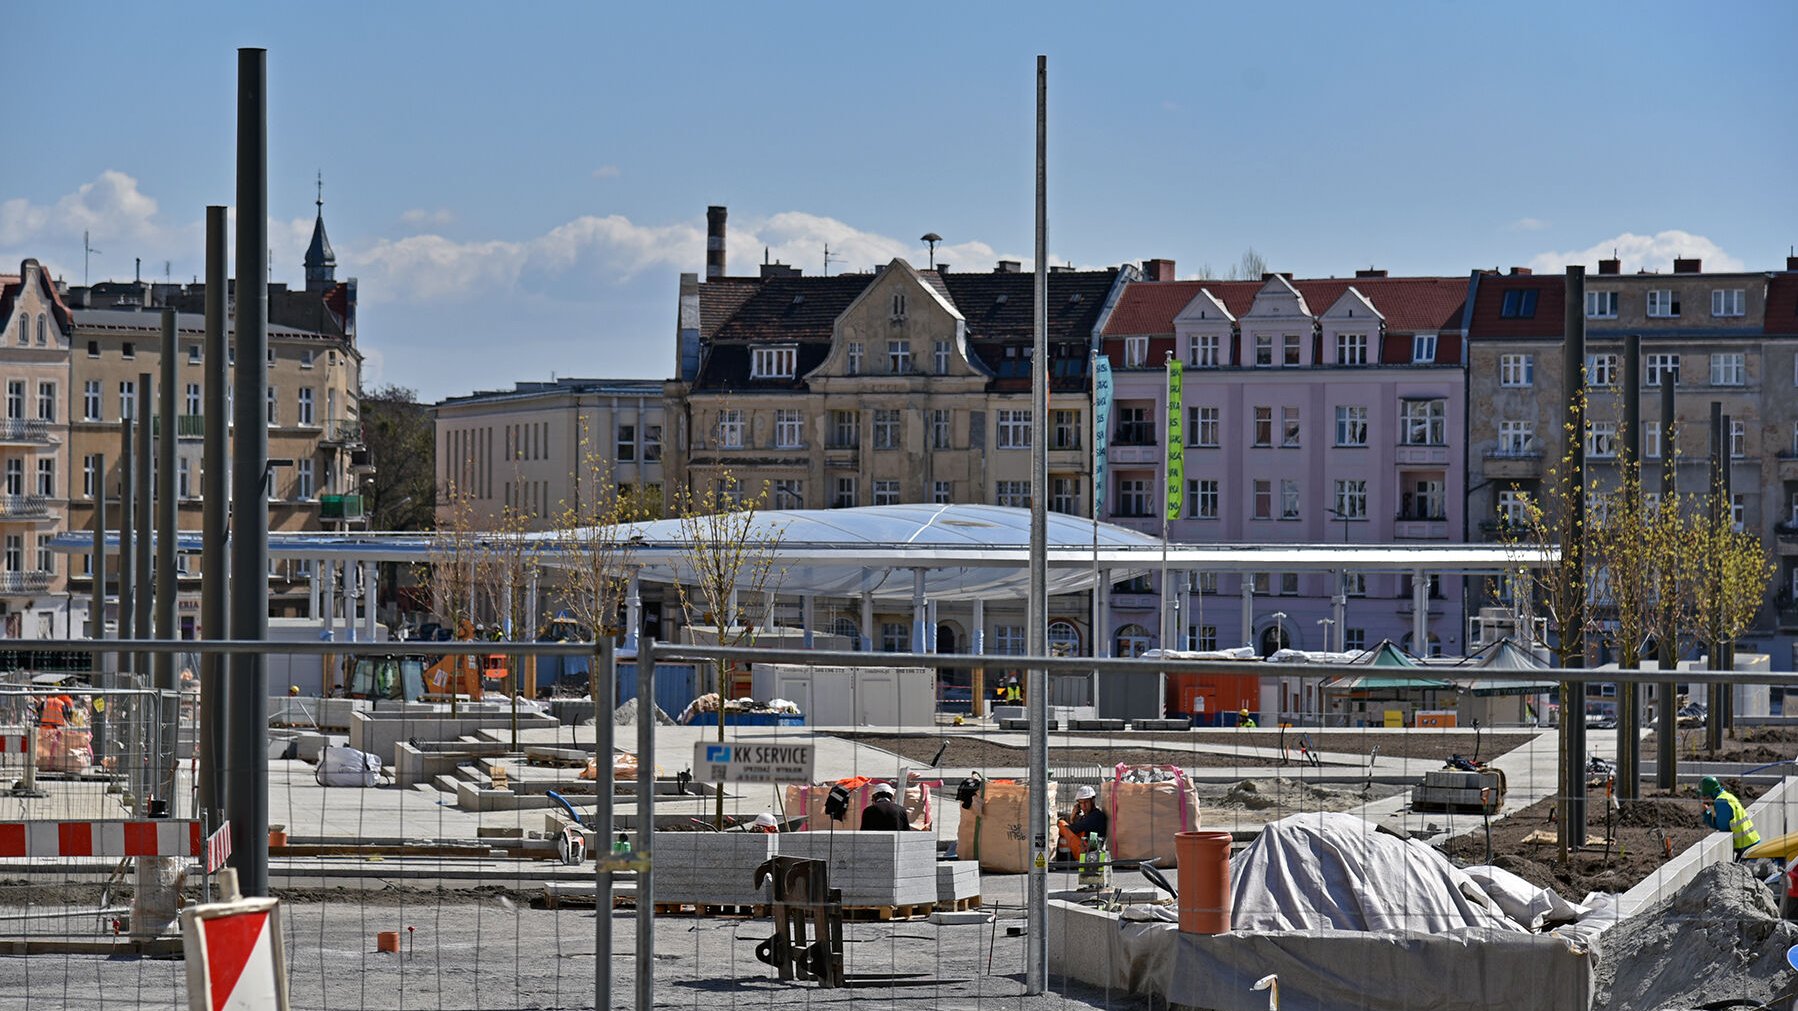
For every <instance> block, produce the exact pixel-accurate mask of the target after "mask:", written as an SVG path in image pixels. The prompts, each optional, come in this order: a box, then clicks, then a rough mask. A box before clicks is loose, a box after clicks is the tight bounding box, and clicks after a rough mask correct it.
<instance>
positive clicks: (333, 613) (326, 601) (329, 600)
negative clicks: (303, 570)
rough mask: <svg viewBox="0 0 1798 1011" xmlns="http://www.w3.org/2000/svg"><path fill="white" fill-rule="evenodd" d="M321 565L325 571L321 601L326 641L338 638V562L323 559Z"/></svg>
mask: <svg viewBox="0 0 1798 1011" xmlns="http://www.w3.org/2000/svg"><path fill="white" fill-rule="evenodd" d="M319 567H320V568H322V569H323V570H324V573H325V586H324V591H323V593H324V597H323V599H322V600H321V601H320V603H321V604H322V605H323V606H324V609H325V641H326V642H330V641H332V640H334V639H336V638H337V563H336V562H333V561H323V562H320V563H319Z"/></svg>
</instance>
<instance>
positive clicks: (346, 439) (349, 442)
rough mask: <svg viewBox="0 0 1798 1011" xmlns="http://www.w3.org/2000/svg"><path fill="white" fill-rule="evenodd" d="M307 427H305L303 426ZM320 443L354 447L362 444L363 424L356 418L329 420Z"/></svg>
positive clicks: (324, 426) (324, 427)
mask: <svg viewBox="0 0 1798 1011" xmlns="http://www.w3.org/2000/svg"><path fill="white" fill-rule="evenodd" d="M302 427H305V426H302ZM321 427H322V429H323V431H322V432H321V434H320V435H319V437H318V441H320V442H326V443H337V444H340V445H345V446H353V445H357V444H359V443H361V442H362V422H361V421H360V420H359V419H356V418H328V419H326V421H325V423H324V425H323V426H321Z"/></svg>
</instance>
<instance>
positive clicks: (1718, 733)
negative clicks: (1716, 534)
mask: <svg viewBox="0 0 1798 1011" xmlns="http://www.w3.org/2000/svg"><path fill="white" fill-rule="evenodd" d="M1727 423H1728V419H1727V418H1726V417H1725V416H1724V414H1723V405H1722V403H1720V402H1718V401H1715V400H1713V401H1711V487H1710V489H1709V494H1710V505H1711V508H1710V513H1709V518H1710V523H1711V528H1712V529H1713V530H1715V529H1716V528H1717V526H1719V525H1720V524H1722V522H1723V516H1724V515H1725V513H1726V511H1727V510H1728V509H1729V503H1728V502H1727V501H1726V498H1727V494H1726V492H1725V491H1724V489H1725V488H1726V487H1728V485H1727V484H1726V483H1725V482H1726V481H1727V480H1728V477H1727V475H1728V473H1729V467H1728V466H1727V465H1726V464H1724V462H1723V460H1724V457H1725V456H1726V455H1727V454H1728V452H1729V435H1728V433H1727V431H1726V429H1725V425H1727ZM1705 564H1707V565H1710V564H1715V563H1714V562H1713V561H1712V560H1710V559H1706V561H1705ZM1715 596H1716V597H1717V598H1718V600H1717V607H1718V608H1719V609H1720V608H1721V607H1722V594H1716V595H1715ZM1698 620H1699V621H1700V622H1701V623H1702V624H1701V625H1700V627H1704V626H1707V625H1708V626H1712V627H1715V626H1716V625H1717V624H1720V623H1721V622H1720V620H1716V616H1714V615H1709V614H1704V615H1699V617H1698ZM1707 645H1708V646H1709V647H1710V648H1709V649H1708V650H1707V652H1708V653H1709V654H1710V657H1709V661H1708V662H1707V663H1706V664H1705V666H1707V667H1709V668H1710V669H1711V670H1724V669H1725V668H1724V666H1723V643H1722V642H1712V643H1708V644H1707ZM1704 696H1705V698H1704V701H1705V709H1706V710H1707V711H1706V713H1705V718H1704V746H1705V747H1706V748H1708V749H1710V750H1711V751H1715V750H1717V749H1718V748H1721V747H1723V689H1722V688H1720V687H1718V686H1717V685H1714V684H1713V685H1707V686H1705V689H1704Z"/></svg>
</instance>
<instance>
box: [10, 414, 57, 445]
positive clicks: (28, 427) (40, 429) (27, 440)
mask: <svg viewBox="0 0 1798 1011" xmlns="http://www.w3.org/2000/svg"><path fill="white" fill-rule="evenodd" d="M0 442H5V443H11V444H13V445H20V444H24V445H32V446H48V445H49V444H50V423H49V422H48V421H44V420H43V419H41V418H0Z"/></svg>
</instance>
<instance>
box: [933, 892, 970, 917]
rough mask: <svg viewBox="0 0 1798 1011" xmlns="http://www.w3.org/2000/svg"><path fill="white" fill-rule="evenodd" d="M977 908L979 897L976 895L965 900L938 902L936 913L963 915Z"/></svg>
mask: <svg viewBox="0 0 1798 1011" xmlns="http://www.w3.org/2000/svg"><path fill="white" fill-rule="evenodd" d="M979 908H980V896H978V895H970V896H968V897H967V898H965V899H956V900H955V901H954V902H938V903H937V904H936V911H937V912H939V913H965V912H968V911H969V910H971V909H979Z"/></svg>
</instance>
